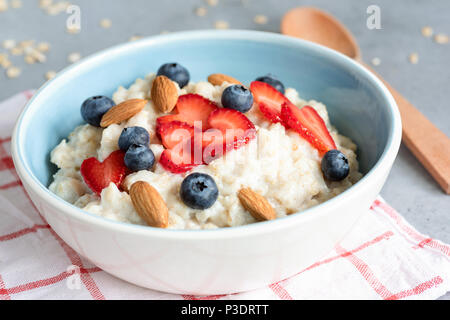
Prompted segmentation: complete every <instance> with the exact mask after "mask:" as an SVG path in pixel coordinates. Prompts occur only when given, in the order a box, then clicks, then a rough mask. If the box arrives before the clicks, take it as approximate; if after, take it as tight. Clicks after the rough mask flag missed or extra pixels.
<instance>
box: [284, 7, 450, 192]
mask: <svg viewBox="0 0 450 320" xmlns="http://www.w3.org/2000/svg"><path fill="white" fill-rule="evenodd" d="M281 32H282V33H283V34H285V35H289V36H294V37H297V38H302V39H304V40H309V41H312V42H316V43H319V44H321V45H324V46H327V47H329V48H331V49H334V50H337V51H339V52H341V53H343V54H345V55H347V56H349V57H350V58H352V59H355V60H357V61H358V62H360V63H361V64H363V65H364V66H365V67H366V68H367V69H369V70H370V71H372V72H373V73H374V74H375V75H376V76H377V77H378V78H379V79H380V80H381V81H382V82H383V83H384V85H385V86H386V87H387V88H388V89H389V91H390V92H391V94H392V96H393V97H394V99H395V101H396V102H397V105H398V109H399V110H400V115H401V118H402V123H403V143H404V144H405V145H406V146H407V147H408V149H409V150H411V152H412V153H413V154H414V156H415V157H416V158H417V159H418V160H419V161H420V162H421V163H422V164H423V166H424V167H425V169H426V170H427V171H428V172H429V173H430V174H431V175H432V176H433V178H434V179H435V180H436V181H437V183H439V185H440V186H441V187H442V189H443V190H444V191H445V192H446V193H447V194H450V139H449V138H448V137H447V136H446V135H445V134H444V133H443V132H442V131H440V130H439V129H438V128H437V127H435V126H434V125H433V124H432V123H431V122H430V121H429V120H428V119H427V118H426V117H425V116H424V115H423V114H422V113H421V112H420V111H419V110H417V109H416V108H415V107H414V106H413V105H412V104H411V103H410V102H408V101H407V100H406V99H405V98H404V97H403V96H402V95H401V94H400V93H398V92H397V91H396V90H395V89H394V88H392V87H391V86H390V85H389V84H388V83H387V82H386V81H384V80H383V79H382V78H381V77H380V76H379V75H378V74H377V73H376V72H375V71H373V70H372V69H371V68H370V67H369V66H367V65H365V64H364V63H363V62H362V61H361V51H360V49H359V47H358V45H357V43H356V41H355V39H354V37H353V36H352V34H351V33H350V32H349V31H348V30H347V29H346V28H345V27H344V26H343V25H342V24H341V23H340V22H339V21H338V20H336V19H335V18H334V17H332V16H331V15H329V14H328V13H326V12H323V11H321V10H319V9H316V8H310V7H300V8H295V9H292V10H290V11H289V12H288V13H286V15H285V16H284V17H283V19H282V21H281Z"/></svg>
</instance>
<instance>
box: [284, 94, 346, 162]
mask: <svg viewBox="0 0 450 320" xmlns="http://www.w3.org/2000/svg"><path fill="white" fill-rule="evenodd" d="M281 118H282V120H283V122H284V124H285V126H286V127H288V128H291V129H292V130H294V131H296V132H298V133H299V134H300V135H301V136H302V137H303V138H304V139H306V140H307V141H308V142H309V143H310V144H311V145H312V146H313V147H314V148H316V149H317V150H318V151H319V153H320V155H324V154H325V153H327V152H328V151H329V150H332V149H337V148H336V144H335V143H334V140H333V138H332V137H331V135H330V133H329V132H328V129H327V126H326V124H325V122H324V121H323V119H322V118H321V117H320V115H319V114H318V113H317V111H316V110H314V109H313V108H312V107H310V106H304V107H303V108H301V109H300V108H298V107H296V106H295V105H293V104H292V103H290V102H287V103H284V104H283V106H282V108H281Z"/></svg>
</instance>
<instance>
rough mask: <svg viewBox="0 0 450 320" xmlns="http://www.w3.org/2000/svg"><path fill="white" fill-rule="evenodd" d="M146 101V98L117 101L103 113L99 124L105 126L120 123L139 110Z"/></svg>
mask: <svg viewBox="0 0 450 320" xmlns="http://www.w3.org/2000/svg"><path fill="white" fill-rule="evenodd" d="M146 103H147V100H143V99H130V100H126V101H124V102H122V103H119V104H118V105H117V106H114V107H112V108H111V109H109V110H108V112H106V113H105V114H104V115H103V117H102V121H101V122H100V126H101V127H103V128H106V127H108V126H110V125H112V124H114V123H121V122H122V121H125V120H128V119H130V118H131V117H132V116H134V115H136V114H138V113H139V112H141V111H142V109H144V107H145V105H146Z"/></svg>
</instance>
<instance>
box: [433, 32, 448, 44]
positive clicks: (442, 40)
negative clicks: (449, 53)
mask: <svg viewBox="0 0 450 320" xmlns="http://www.w3.org/2000/svg"><path fill="white" fill-rule="evenodd" d="M434 41H435V42H436V43H439V44H446V43H448V36H447V35H446V34H445V33H438V34H437V35H435V36H434Z"/></svg>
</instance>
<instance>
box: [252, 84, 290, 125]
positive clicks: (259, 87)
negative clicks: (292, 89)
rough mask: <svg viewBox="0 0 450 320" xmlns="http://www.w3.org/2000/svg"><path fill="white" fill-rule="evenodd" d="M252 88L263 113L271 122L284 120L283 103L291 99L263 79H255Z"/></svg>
mask: <svg viewBox="0 0 450 320" xmlns="http://www.w3.org/2000/svg"><path fill="white" fill-rule="evenodd" d="M250 90H251V91H252V93H253V97H254V99H255V102H256V103H257V104H258V106H259V110H260V111H261V113H262V114H263V115H264V116H265V117H266V118H267V119H268V120H270V121H271V122H274V123H276V122H282V119H281V105H282V104H283V103H285V102H289V99H288V98H286V97H285V96H284V95H283V94H282V93H281V92H279V91H278V90H277V89H275V88H274V87H272V86H271V85H270V84H268V83H265V82H261V81H253V82H252V83H251V84H250Z"/></svg>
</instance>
